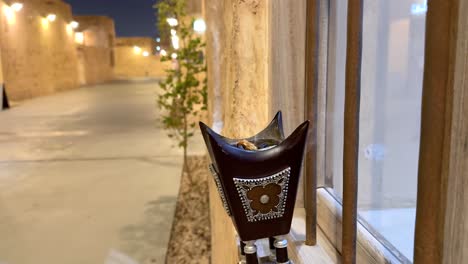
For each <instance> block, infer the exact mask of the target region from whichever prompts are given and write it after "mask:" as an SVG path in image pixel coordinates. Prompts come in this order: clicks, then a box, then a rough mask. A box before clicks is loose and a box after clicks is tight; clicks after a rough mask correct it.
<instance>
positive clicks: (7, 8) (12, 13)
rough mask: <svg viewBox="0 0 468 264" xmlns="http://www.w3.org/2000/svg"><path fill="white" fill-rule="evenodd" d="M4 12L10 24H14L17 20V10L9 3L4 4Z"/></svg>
mask: <svg viewBox="0 0 468 264" xmlns="http://www.w3.org/2000/svg"><path fill="white" fill-rule="evenodd" d="M3 14H5V18H6V20H7V23H8V24H10V25H11V24H14V23H15V22H16V15H15V11H14V10H13V8H11V7H10V6H8V5H4V6H3Z"/></svg>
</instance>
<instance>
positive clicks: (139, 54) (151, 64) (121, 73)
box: [114, 37, 171, 79]
mask: <svg viewBox="0 0 468 264" xmlns="http://www.w3.org/2000/svg"><path fill="white" fill-rule="evenodd" d="M114 51H115V68H114V74H115V76H116V78H120V79H126V78H130V77H132V78H134V77H141V78H148V77H160V76H163V75H164V69H167V68H168V67H171V64H170V62H167V63H161V62H160V58H159V55H155V53H156V41H155V40H154V39H152V38H148V37H128V38H117V40H116V44H115V48H114Z"/></svg>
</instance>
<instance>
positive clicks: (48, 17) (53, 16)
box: [46, 14, 57, 22]
mask: <svg viewBox="0 0 468 264" xmlns="http://www.w3.org/2000/svg"><path fill="white" fill-rule="evenodd" d="M46 18H47V20H48V21H49V22H54V21H55V20H56V19H57V15H56V14H48V15H47V16H46Z"/></svg>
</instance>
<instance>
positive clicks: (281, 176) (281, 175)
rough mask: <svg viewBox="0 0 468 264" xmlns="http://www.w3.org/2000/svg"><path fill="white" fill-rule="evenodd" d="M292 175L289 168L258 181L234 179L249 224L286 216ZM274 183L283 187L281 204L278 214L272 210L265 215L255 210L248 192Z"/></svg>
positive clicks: (280, 198)
mask: <svg viewBox="0 0 468 264" xmlns="http://www.w3.org/2000/svg"><path fill="white" fill-rule="evenodd" d="M290 173H291V168H290V167H287V168H286V169H284V170H282V171H280V172H278V173H275V174H273V175H271V176H267V177H263V178H258V179H242V178H233V180H234V185H235V186H236V189H237V192H238V193H239V197H240V199H241V202H242V206H243V207H244V212H245V215H246V217H247V221H249V222H257V221H264V220H270V219H274V218H280V217H283V215H284V210H285V206H286V200H287V197H288V185H289V176H290ZM270 183H274V184H277V185H279V186H280V187H281V193H280V194H279V195H278V196H279V203H278V205H277V207H276V209H277V212H274V211H273V210H270V212H268V213H266V214H263V213H261V212H257V211H256V210H254V209H253V208H252V207H251V206H250V204H251V202H252V200H250V199H249V198H248V197H247V192H248V191H250V190H252V189H253V188H254V187H257V186H262V187H265V186H266V185H268V184H270Z"/></svg>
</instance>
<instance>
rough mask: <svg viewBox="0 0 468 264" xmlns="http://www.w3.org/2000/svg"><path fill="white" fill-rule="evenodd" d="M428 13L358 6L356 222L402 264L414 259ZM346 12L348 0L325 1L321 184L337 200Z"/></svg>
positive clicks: (368, 3) (419, 8) (382, 2)
mask: <svg viewBox="0 0 468 264" xmlns="http://www.w3.org/2000/svg"><path fill="white" fill-rule="evenodd" d="M426 9H427V3H426V1H424V0H419V1H418V0H395V1H387V0H365V1H364V22H363V48H362V69H361V110H360V137H359V141H360V143H359V180H358V181H359V193H358V214H359V217H360V220H359V221H360V223H361V224H362V225H364V226H365V227H366V228H367V229H368V230H369V231H370V232H371V233H372V234H373V235H374V236H375V237H376V238H378V239H379V240H380V241H381V242H382V243H383V244H384V245H385V246H386V247H388V248H389V249H390V251H392V252H394V253H395V254H396V257H397V258H399V259H400V260H402V262H410V260H412V259H413V244H414V243H413V240H414V223H415V211H416V190H417V186H416V185H417V169H418V158H419V157H418V153H419V135H420V121H421V92H422V76H423V66H424V36H425V10H426ZM346 13H347V3H346V1H340V0H332V1H330V15H329V36H328V39H329V45H328V50H329V51H328V52H329V54H328V70H327V72H328V73H327V75H328V76H327V80H328V85H327V99H326V101H327V117H326V127H327V128H326V137H327V138H326V161H325V162H326V165H325V168H326V175H325V176H326V177H325V184H326V186H327V187H328V189H329V190H330V192H331V193H332V194H333V195H334V196H335V197H336V198H337V199H338V200H340V199H341V197H342V162H343V118H344V114H343V112H344V83H345V62H346V32H347V29H346ZM345 177H346V175H345Z"/></svg>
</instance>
